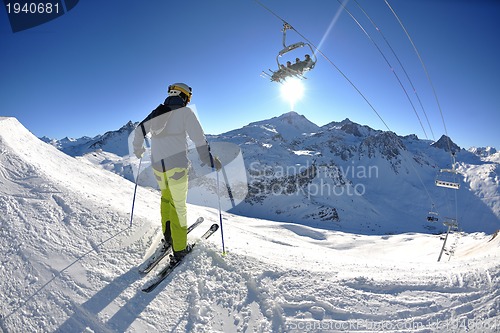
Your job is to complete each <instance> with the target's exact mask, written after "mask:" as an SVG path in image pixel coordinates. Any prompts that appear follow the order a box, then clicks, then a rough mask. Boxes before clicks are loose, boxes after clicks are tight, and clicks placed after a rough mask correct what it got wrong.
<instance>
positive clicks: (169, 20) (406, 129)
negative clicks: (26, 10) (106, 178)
mask: <svg viewBox="0 0 500 333" xmlns="http://www.w3.org/2000/svg"><path fill="white" fill-rule="evenodd" d="M388 2H389V3H390V5H391V6H392V7H393V9H394V10H395V12H396V13H397V15H398V16H399V18H400V19H401V21H402V22H403V24H404V26H405V27H406V29H407V31H408V33H409V34H410V36H411V37H412V39H413V42H414V43H415V46H416V47H417V49H418V50H419V52H420V55H421V57H422V60H423V61H424V64H425V66H426V68H427V70H428V73H429V75H430V78H431V80H432V82H433V85H434V89H435V91H436V94H437V97H438V100H439V103H440V106H441V110H442V112H443V115H444V119H445V122H446V126H447V130H448V133H449V135H450V136H451V137H452V139H453V140H454V141H455V142H456V143H457V144H459V145H460V146H462V147H465V148H468V147H470V146H487V145H490V146H495V147H496V148H500V135H499V131H498V126H499V124H500V97H499V96H500V94H499V93H498V91H497V89H498V87H500V65H499V63H498V59H500V45H499V43H498V32H499V31H500V23H499V21H500V20H499V19H500V2H498V1H496V0H490V1H487V0H476V1H466V0H404V1H403V0H388ZM262 3H264V4H265V5H266V6H267V7H269V8H270V9H272V10H273V11H275V12H276V13H277V14H278V15H280V16H281V17H283V18H284V19H285V20H287V21H288V22H289V23H290V24H291V25H292V26H293V27H294V28H295V29H296V30H297V31H298V32H300V33H301V34H302V35H304V36H305V37H306V38H308V39H309V40H310V41H311V42H312V43H313V44H315V45H319V44H320V41H322V40H323V42H322V43H321V47H320V48H321V51H322V52H323V53H324V54H325V55H326V56H327V57H328V58H329V59H330V60H331V61H332V62H333V63H334V64H335V65H336V66H337V67H338V68H339V69H340V70H341V71H342V72H343V73H344V74H345V75H346V76H347V77H348V78H349V80H351V82H353V83H354V84H355V85H356V87H357V88H358V89H359V90H360V91H361V92H362V93H363V95H364V96H365V97H366V98H367V99H368V101H369V102H370V104H372V105H373V107H374V108H375V110H376V111H377V112H378V113H379V114H380V115H381V116H382V118H383V120H384V121H385V122H386V123H387V125H388V126H389V127H390V129H391V130H393V131H395V132H396V133H398V134H401V135H406V134H410V133H415V134H417V135H418V136H419V137H420V138H425V135H424V132H423V130H422V128H421V126H420V124H419V121H418V119H417V116H416V115H415V111H414V110H413V108H412V106H411V103H410V102H409V101H408V98H407V97H406V95H405V93H404V90H403V89H402V88H401V86H400V84H399V83H398V81H397V79H396V78H395V75H394V73H396V74H397V75H398V77H399V78H400V79H401V81H402V84H403V86H404V87H405V89H406V90H407V91H408V94H409V97H410V100H411V101H412V103H413V104H414V106H415V108H416V112H417V114H418V115H419V117H420V118H421V121H422V123H423V125H424V129H425V130H426V133H427V136H428V138H429V139H433V137H432V135H431V131H430V130H429V128H428V125H427V121H426V118H425V115H424V114H423V111H422V109H421V107H420V105H419V103H418V101H417V99H416V95H415V93H414V92H413V90H412V88H411V86H410V84H409V83H408V81H407V80H406V76H405V75H404V73H403V71H402V70H401V68H400V67H399V65H398V63H397V61H396V59H395V58H394V56H393V55H392V52H391V51H390V49H389V48H388V47H387V45H386V43H385V41H384V40H383V38H382V37H381V36H382V35H381V34H380V33H378V32H377V31H376V30H375V29H374V28H373V26H372V25H371V23H370V22H369V21H368V20H367V18H366V16H364V14H363V12H362V11H361V10H360V9H359V7H358V6H357V4H356V1H354V0H351V1H349V2H347V4H346V7H347V8H348V9H349V10H350V11H351V13H352V14H353V15H354V16H355V17H356V19H357V20H358V21H359V22H360V23H361V24H362V26H363V27H364V28H365V30H366V31H367V32H368V33H369V34H370V36H372V38H373V40H374V41H375V43H376V44H377V45H378V46H379V48H380V49H381V51H382V53H383V54H384V55H385V56H386V58H387V59H388V61H389V62H390V64H391V65H392V66H393V69H394V72H393V71H392V70H391V68H390V67H389V66H388V65H387V63H386V61H385V60H384V58H383V57H382V56H381V54H380V53H379V51H378V50H377V48H376V47H375V46H374V44H373V42H372V41H371V40H370V39H368V38H367V37H366V35H365V34H364V33H363V32H362V31H361V29H360V28H359V27H358V26H357V25H356V23H355V22H354V21H353V20H352V18H351V17H350V16H349V15H348V14H347V13H346V12H344V11H341V9H340V5H339V2H337V1H333V0H328V1H326V0H323V1H310V2H307V3H306V2H304V1H287V2H286V5H284V4H285V2H283V1H281V2H278V1H271V0H269V1H264V0H263V1H262ZM358 3H359V4H360V5H361V6H362V8H363V9H364V10H365V11H366V13H368V15H369V16H370V17H371V19H372V20H373V21H374V22H375V23H376V24H377V26H378V27H379V29H380V30H381V31H382V33H383V34H384V36H385V38H386V39H387V40H388V41H389V43H390V44H391V47H392V48H393V49H394V51H395V52H396V54H397V56H398V58H399V59H400V61H401V62H402V63H403V65H404V67H405V70H406V71H407V73H408V75H409V77H410V79H411V80H412V82H413V84H414V86H415V88H416V90H417V94H418V96H419V97H420V99H421V101H422V104H423V106H424V109H423V110H424V111H425V113H426V114H427V117H428V119H429V122H430V124H431V126H432V131H433V132H434V136H435V139H436V140H437V139H438V138H439V137H440V136H441V134H443V133H444V129H443V123H442V120H441V116H440V113H439V108H438V106H437V103H436V100H435V98H434V95H433V92H432V87H431V85H430V84H429V81H428V80H427V77H426V74H425V72H424V70H423V68H422V66H421V64H420V61H419V59H418V57H417V55H416V53H415V52H414V50H413V47H412V45H411V44H410V42H409V41H408V39H407V37H406V35H405V33H404V31H403V29H402V28H401V27H400V25H399V23H398V22H397V20H396V18H395V17H394V15H393V14H392V13H391V11H390V10H389V8H388V6H387V5H386V3H385V2H384V1H383V0H358ZM329 26H332V28H331V29H330V30H329V32H327V31H328V27H329ZM281 27H282V23H281V22H280V21H279V20H278V19H277V18H276V17H275V16H273V15H272V14H270V13H269V12H268V11H266V10H265V9H263V8H262V7H261V6H260V5H259V4H257V2H255V1H251V0H247V1H243V0H240V1H230V0H214V1H196V2H193V3H191V4H189V5H188V6H186V5H183V4H182V3H177V4H176V3H174V2H171V1H161V0H149V1H117V0H108V1H99V2H98V1H80V2H79V4H78V5H77V6H76V7H75V8H74V9H73V10H71V11H70V12H68V13H67V14H65V15H63V16H61V17H59V18H57V19H55V20H53V21H50V22H48V23H46V24H43V25H40V26H38V27H35V28H32V29H29V30H25V31H22V32H18V33H12V31H11V29H10V26H9V23H8V19H7V14H6V11H5V10H4V9H2V10H0V44H1V45H2V50H1V53H0V68H1V69H0V73H1V76H0V87H1V89H0V114H1V115H3V116H14V117H17V118H18V119H19V120H20V121H21V122H22V123H23V124H24V126H26V127H27V128H28V129H29V130H31V131H32V132H33V133H34V134H35V135H37V136H48V137H51V138H62V137H64V136H70V137H80V136H83V135H87V136H94V135H97V134H100V133H103V132H105V131H107V130H113V129H117V128H119V127H121V126H122V125H123V124H125V123H126V122H127V121H128V120H132V121H138V120H142V119H143V118H144V117H145V116H146V115H147V114H148V113H149V112H150V110H151V109H153V108H155V107H156V106H157V105H158V104H159V103H161V102H163V100H164V98H165V95H166V88H167V86H168V84H169V83H173V82H179V81H181V82H186V83H188V84H189V85H191V86H192V87H193V100H192V103H194V104H195V105H196V107H197V110H198V114H199V117H200V119H201V122H202V124H203V126H204V129H205V131H206V132H207V133H210V134H218V133H222V132H225V131H229V130H231V129H235V128H239V127H242V126H244V125H246V124H248V123H250V122H252V121H258V120H262V119H265V118H270V117H273V116H278V115H280V114H282V113H285V112H288V111H290V108H291V107H290V104H289V103H288V102H287V101H284V100H283V99H282V98H281V97H280V90H279V88H280V87H279V85H278V84H276V83H272V82H269V81H268V80H266V79H264V78H262V77H260V73H261V71H262V70H265V69H269V68H273V69H274V68H275V67H276V60H275V58H276V55H277V53H278V51H279V50H280V49H281V48H282V45H281V39H282V33H281ZM300 40H301V38H300V36H298V35H297V34H296V33H295V32H293V31H289V32H288V41H289V42H290V43H292V42H296V41H300ZM302 53H303V52H302V51H300V52H298V53H297V56H299V57H302V56H303V54H302ZM306 76H307V79H306V80H304V81H303V83H304V84H305V95H304V97H303V98H302V99H301V100H300V101H299V102H298V103H297V104H296V105H295V107H294V110H295V111H297V112H298V113H300V114H303V115H305V116H306V117H307V118H308V119H310V120H311V121H313V122H315V123H316V124H318V125H324V124H326V123H329V122H331V121H340V120H342V119H344V118H347V117H348V118H350V119H351V120H353V121H356V122H358V123H361V124H365V125H368V126H370V127H373V128H376V129H386V128H385V126H384V124H383V123H382V122H381V120H380V119H379V118H378V117H377V115H376V114H375V112H374V111H373V110H372V109H371V107H370V106H369V105H368V104H367V103H366V102H365V100H364V99H363V98H362V97H361V96H360V94H359V93H358V92H357V91H356V90H355V89H354V88H353V87H352V86H351V84H349V83H348V81H347V80H346V79H345V78H344V77H343V76H342V75H341V74H340V73H339V72H338V71H337V70H336V69H335V68H334V66H332V65H331V64H330V63H329V62H328V61H326V60H325V59H324V58H322V57H321V56H320V55H318V63H317V65H316V67H315V68H314V70H313V71H311V72H310V73H308V74H307V75H306Z"/></svg>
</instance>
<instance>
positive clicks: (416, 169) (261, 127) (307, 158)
mask: <svg viewBox="0 0 500 333" xmlns="http://www.w3.org/2000/svg"><path fill="white" fill-rule="evenodd" d="M134 127H135V124H134V123H132V122H128V123H127V124H126V125H124V126H123V127H122V128H120V129H119V130H117V131H110V132H106V133H105V134H103V135H99V136H96V137H94V138H88V137H83V138H79V139H69V138H64V139H62V140H54V139H48V138H42V140H44V141H45V142H48V143H50V144H52V145H54V146H55V147H57V148H58V149H60V150H62V151H63V152H65V153H67V154H69V155H71V156H75V157H78V158H82V159H85V160H87V161H90V162H91V163H93V164H97V165H100V166H101V167H104V168H106V169H108V170H110V171H113V172H115V173H118V174H121V175H123V176H124V177H126V178H128V179H130V180H133V179H134V178H133V175H132V172H131V168H130V165H129V163H128V162H127V161H128V141H127V138H128V135H129V133H130V132H131V131H132V130H133V129H134ZM207 138H208V140H209V141H210V142H229V143H232V144H235V145H237V146H238V147H240V149H241V152H242V154H243V158H244V161H245V167H246V170H247V178H248V195H247V196H246V198H245V200H244V202H242V203H241V204H240V205H238V206H237V207H236V208H234V209H233V210H232V211H233V212H235V213H238V214H241V215H246V216H252V217H259V218H266V219H270V220H276V221H285V222H296V223H301V224H306V225H309V226H313V227H319V228H326V229H335V230H342V231H349V232H358V233H367V234H386V233H400V232H441V231H442V230H443V229H444V227H443V225H442V224H441V223H440V222H442V221H444V220H445V218H457V219H458V221H459V227H460V228H461V229H462V230H464V231H468V232H472V231H484V232H488V233H492V232H494V231H495V230H497V229H499V228H500V196H499V187H500V178H499V176H498V174H499V171H500V153H498V152H497V151H496V149H495V148H492V147H485V148H470V149H469V150H465V149H462V148H460V147H459V146H458V145H456V144H455V143H454V142H453V141H452V139H451V138H448V137H446V136H444V135H443V136H442V137H441V138H440V139H439V140H438V141H436V142H432V141H429V140H421V139H419V138H418V137H417V136H416V135H408V136H399V135H397V134H395V133H393V132H388V131H381V130H376V129H372V128H370V127H368V126H366V125H360V124H357V123H354V122H352V121H350V120H349V119H345V120H343V121H340V122H335V121H334V122H331V123H329V124H326V125H324V126H321V127H320V126H318V125H316V124H314V123H312V122H311V121H309V120H308V119H307V118H306V117H304V116H303V115H299V114H298V113H296V112H288V113H285V114H283V115H281V116H279V117H274V118H271V119H266V120H262V121H257V122H253V123H250V124H248V125H246V126H244V127H242V128H240V129H235V130H232V131H229V132H227V133H223V134H220V135H207ZM450 152H452V153H453V154H454V157H455V158H456V162H457V163H456V165H455V166H456V168H457V171H459V172H460V174H459V181H460V183H461V188H460V189H459V190H457V191H456V192H455V190H452V189H445V188H441V187H436V186H435V185H434V181H435V179H436V178H441V177H448V176H450V175H448V174H446V173H441V172H440V169H442V168H451V167H452V165H451V164H452V158H451V156H452V155H451V154H450ZM150 185H151V186H154V180H153V179H152V178H151V180H150ZM430 210H432V211H435V212H437V213H439V214H440V220H439V222H438V223H429V222H427V220H426V217H427V214H428V212H429V211H430Z"/></svg>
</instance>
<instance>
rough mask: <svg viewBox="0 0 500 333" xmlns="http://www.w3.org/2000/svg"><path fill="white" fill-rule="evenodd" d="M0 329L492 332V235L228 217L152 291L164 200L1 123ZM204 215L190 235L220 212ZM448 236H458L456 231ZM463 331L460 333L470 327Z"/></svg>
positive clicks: (498, 243)
mask: <svg viewBox="0 0 500 333" xmlns="http://www.w3.org/2000/svg"><path fill="white" fill-rule="evenodd" d="M0 185H1V186H0V210H1V212H2V214H1V215H0V226H1V230H0V233H1V237H0V253H1V255H0V260H1V265H2V269H1V270H0V296H1V297H0V314H1V319H0V331H2V332H5V333H7V332H60V333H66V332H86V333H89V332H339V331H351V332H352V331H360V332H377V331H388V332H498V331H499V330H500V260H499V259H500V251H499V248H500V236H497V237H493V236H492V235H485V234H482V233H473V234H463V235H461V236H460V237H459V238H456V239H453V240H452V241H455V242H456V243H457V248H456V252H455V254H454V256H453V257H452V258H451V260H449V261H448V257H447V256H444V258H443V260H442V261H441V262H439V263H438V262H436V261H437V256H438V254H439V250H440V246H441V244H442V242H441V241H440V239H439V236H436V235H429V234H420V233H407V234H397V235H385V236H370V235H357V234H350V233H344V232H339V231H327V230H320V229H314V228H311V227H307V226H303V225H298V224H293V223H279V222H272V221H266V220H259V219H252V218H246V217H240V216H235V215H231V214H228V213H225V214H224V219H223V223H224V232H225V237H226V239H225V241H226V249H227V251H228V253H227V255H225V256H223V255H222V254H221V249H220V242H221V239H220V234H219V233H217V234H215V235H214V236H213V237H211V238H210V239H209V240H207V241H205V242H202V243H200V244H199V245H197V246H196V247H195V248H194V250H193V253H192V254H191V255H190V256H188V257H187V258H186V261H185V262H184V263H183V264H182V265H180V266H179V267H178V268H177V269H176V271H175V272H174V273H173V274H172V275H171V276H169V277H168V278H167V279H166V280H165V281H164V282H163V283H162V284H161V285H160V286H159V287H158V288H157V289H156V290H155V291H154V292H152V293H151V294H145V293H143V292H141V290H140V289H141V287H142V286H143V285H144V284H145V283H146V282H147V280H148V278H149V277H150V276H153V275H151V274H150V275H149V276H148V277H141V276H140V275H139V274H138V273H137V266H138V265H139V264H140V263H142V260H143V259H145V258H146V257H147V256H148V255H149V253H151V251H152V250H153V249H154V247H155V246H156V243H157V242H158V240H159V228H160V226H159V212H158V211H159V209H158V203H159V195H158V193H156V192H155V191H152V190H148V189H143V188H140V189H139V191H138V196H137V198H138V199H137V202H136V209H137V211H136V212H135V219H134V225H133V227H132V228H129V227H128V224H129V210H130V204H131V202H130V201H131V198H132V191H133V184H132V183H130V182H128V181H126V180H124V179H123V178H121V177H119V176H117V175H114V174H111V173H109V172H107V171H103V170H100V169H98V168H96V167H93V166H90V165H88V164H86V163H83V162H81V161H78V160H77V159H74V158H70V157H68V156H66V155H64V154H62V153H60V152H59V151H57V150H56V149H54V148H53V147H50V146H49V145H46V144H44V143H42V142H40V141H39V140H38V139H36V138H35V137H33V136H32V135H31V134H30V133H29V132H28V131H26V130H25V129H24V128H23V127H22V126H21V125H20V124H19V123H17V121H15V120H12V118H7V120H5V119H0ZM189 208H190V209H189V212H190V213H189V214H190V216H189V219H190V221H191V222H193V221H194V220H195V219H196V217H197V216H204V217H205V220H206V221H205V222H204V223H203V224H202V225H201V226H199V227H198V228H197V229H196V230H195V231H193V233H192V235H190V236H192V239H195V238H196V237H199V236H200V235H201V234H202V233H203V232H204V231H205V230H206V228H208V227H209V226H210V225H211V223H214V222H217V221H218V212H217V211H215V210H213V209H209V208H204V207H198V206H190V207H189ZM452 237H456V234H455V235H454V236H452ZM466 325H467V326H466Z"/></svg>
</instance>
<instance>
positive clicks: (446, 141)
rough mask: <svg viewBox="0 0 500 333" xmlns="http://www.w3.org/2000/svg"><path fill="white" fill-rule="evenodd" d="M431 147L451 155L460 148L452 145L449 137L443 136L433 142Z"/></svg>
mask: <svg viewBox="0 0 500 333" xmlns="http://www.w3.org/2000/svg"><path fill="white" fill-rule="evenodd" d="M431 146H432V147H436V148H439V149H443V150H444V151H446V152H450V150H451V152H452V153H456V152H459V151H460V147H459V146H458V145H457V144H456V143H454V142H453V141H452V140H451V138H450V137H448V136H446V135H444V134H443V135H442V136H441V137H440V138H439V140H437V141H436V142H434V143H433V144H432V145H431Z"/></svg>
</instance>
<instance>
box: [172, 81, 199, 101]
mask: <svg viewBox="0 0 500 333" xmlns="http://www.w3.org/2000/svg"><path fill="white" fill-rule="evenodd" d="M192 94H193V93H192V89H191V87H190V86H188V85H187V84H185V83H174V84H171V85H169V86H168V96H180V97H181V98H182V99H183V100H184V101H185V102H186V104H188V103H189V102H190V101H191V95H192Z"/></svg>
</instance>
